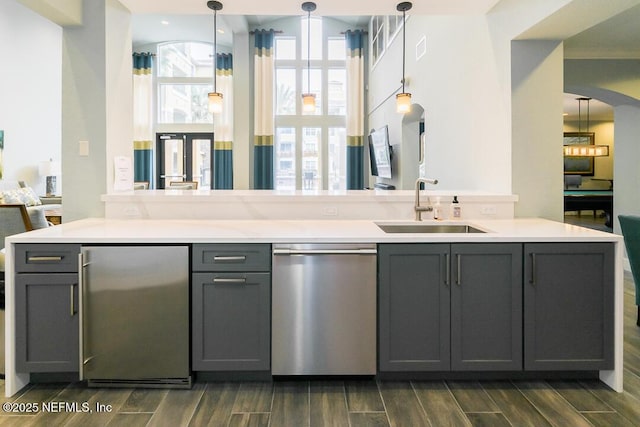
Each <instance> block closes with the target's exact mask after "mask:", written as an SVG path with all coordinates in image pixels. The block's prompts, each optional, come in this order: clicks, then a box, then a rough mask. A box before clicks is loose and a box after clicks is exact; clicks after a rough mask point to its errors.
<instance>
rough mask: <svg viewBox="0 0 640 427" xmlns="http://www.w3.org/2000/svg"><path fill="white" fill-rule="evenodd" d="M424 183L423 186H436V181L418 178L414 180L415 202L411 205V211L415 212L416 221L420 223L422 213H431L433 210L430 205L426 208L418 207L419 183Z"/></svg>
mask: <svg viewBox="0 0 640 427" xmlns="http://www.w3.org/2000/svg"><path fill="white" fill-rule="evenodd" d="M422 182H424V183H425V184H433V185H435V184H437V183H438V180H437V179H430V178H418V179H416V200H415V202H414V204H413V210H415V211H416V221H422V212H431V211H432V210H433V206H431V204H429V205H427V206H420V183H422Z"/></svg>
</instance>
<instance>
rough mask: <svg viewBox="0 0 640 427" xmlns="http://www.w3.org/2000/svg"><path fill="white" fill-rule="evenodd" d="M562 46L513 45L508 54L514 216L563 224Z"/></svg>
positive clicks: (548, 43) (549, 43)
mask: <svg viewBox="0 0 640 427" xmlns="http://www.w3.org/2000/svg"><path fill="white" fill-rule="evenodd" d="M562 59H563V49H562V43H561V42H558V41H553V40H552V41H514V42H512V50H511V61H512V63H511V69H512V77H511V87H512V106H511V108H512V112H511V116H512V160H511V163H512V168H513V192H514V193H515V194H518V195H519V196H520V200H519V202H518V204H517V206H516V216H520V217H543V218H547V219H552V220H556V221H562V219H563V197H562V192H563V188H564V179H563V177H564V165H563V159H562V133H563V132H562V106H563V104H562V96H563V95H562V93H563V92H562V87H563V82H562V65H563V62H562Z"/></svg>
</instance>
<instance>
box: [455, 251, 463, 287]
mask: <svg viewBox="0 0 640 427" xmlns="http://www.w3.org/2000/svg"><path fill="white" fill-rule="evenodd" d="M460 258H462V256H461V255H460V254H456V262H457V264H458V276H457V277H456V285H458V286H460V285H461V284H462V283H461V282H462V280H461V279H460V275H461V269H460Z"/></svg>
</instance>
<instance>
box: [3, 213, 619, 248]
mask: <svg viewBox="0 0 640 427" xmlns="http://www.w3.org/2000/svg"><path fill="white" fill-rule="evenodd" d="M376 223H386V224H396V223H403V224H407V223H414V224H418V222H416V221H406V220H403V221H389V220H385V221H372V220H196V219H185V220H180V219H162V220H160V219H159V220H153V219H141V220H135V219H129V220H119V219H104V218H89V219H83V220H78V221H73V222H69V223H66V224H62V225H57V226H54V227H49V228H45V229H39V230H34V231H31V232H28V233H22V234H17V235H14V236H11V237H8V238H7V242H8V243H105V244H110V243H128V244H137V243H140V244H150V243H408V242H411V243H420V242H424V243H429V242H432V243H456V242H467V243H471V242H478V243H487V242H620V241H622V236H619V235H616V234H612V233H605V232H601V231H597V230H591V229H587V228H583V227H578V226H574V225H570V224H564V223H560V222H555V221H550V220H545V219H539V218H530V219H527V218H523V219H508V220H468V221H467V220H462V221H433V220H431V221H422V222H421V223H422V224H469V225H472V226H474V227H477V228H480V229H482V230H484V231H486V233H468V234H467V233H385V232H384V231H382V230H381V229H380V228H379V227H378V226H377V225H376Z"/></svg>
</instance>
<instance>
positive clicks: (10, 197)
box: [1, 187, 42, 206]
mask: <svg viewBox="0 0 640 427" xmlns="http://www.w3.org/2000/svg"><path fill="white" fill-rule="evenodd" d="M1 198H2V203H24V204H25V205H26V206H37V205H41V204H42V202H41V201H40V198H39V197H38V195H37V194H36V192H35V191H33V189H32V188H31V187H24V188H14V189H13V190H5V191H3V192H2V197H1Z"/></svg>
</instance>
